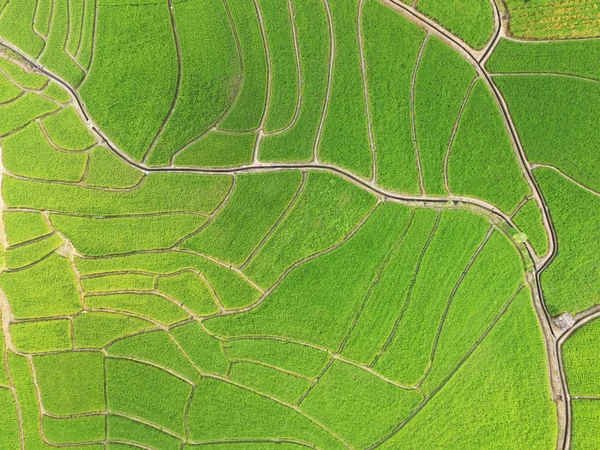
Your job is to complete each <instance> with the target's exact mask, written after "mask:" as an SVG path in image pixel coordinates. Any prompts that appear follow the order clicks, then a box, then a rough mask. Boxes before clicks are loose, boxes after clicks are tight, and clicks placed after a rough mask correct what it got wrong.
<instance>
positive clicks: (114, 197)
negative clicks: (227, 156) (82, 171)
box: [2, 173, 232, 215]
mask: <svg viewBox="0 0 600 450" xmlns="http://www.w3.org/2000/svg"><path fill="white" fill-rule="evenodd" d="M231 180H232V179H231V178H230V177H226V176H223V177H219V176H202V175H193V174H172V173H157V174H151V175H148V176H147V177H146V178H145V179H144V181H143V182H142V183H141V184H140V185H139V187H137V188H136V189H133V190H126V191H121V192H118V191H117V192H115V191H103V190H99V189H93V188H85V187H81V186H69V185H64V184H54V183H45V182H39V181H25V180H19V179H16V178H12V177H10V176H6V177H4V179H3V180H2V195H3V197H4V201H5V202H6V204H7V205H8V206H11V207H23V208H33V209H41V210H51V211H61V212H69V213H73V214H92V215H94V214H95V215H123V214H143V213H163V212H165V213H166V212H172V211H178V212H197V213H208V212H210V211H212V210H213V209H214V208H216V207H217V205H218V204H219V203H220V201H221V200H222V199H223V197H225V195H226V193H227V190H228V189H229V187H230V185H231Z"/></svg>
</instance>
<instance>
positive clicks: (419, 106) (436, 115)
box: [415, 37, 476, 195]
mask: <svg viewBox="0 0 600 450" xmlns="http://www.w3.org/2000/svg"><path fill="white" fill-rule="evenodd" d="M441 67H443V68H444V69H443V70H440V68H441ZM475 75H476V72H475V70H474V69H473V67H472V66H471V65H470V64H469V63H468V62H467V61H465V60H464V59H463V58H462V57H461V56H460V55H459V54H458V53H456V52H455V51H454V50H453V49H452V48H451V47H449V46H448V45H446V44H445V43H443V42H442V41H440V40H439V39H437V38H435V37H432V38H430V39H429V41H428V42H427V45H426V47H425V49H424V51H423V56H422V59H421V65H420V66H419V69H418V72H417V79H416V86H415V120H416V130H417V142H418V145H419V155H420V157H421V170H422V171H423V181H424V184H425V191H426V192H427V193H428V194H431V195H446V189H445V185H444V159H445V157H446V152H447V149H448V144H449V142H450V137H451V135H452V130H453V128H454V124H455V122H456V120H457V118H458V114H459V111H460V107H461V105H462V103H463V101H464V99H465V96H466V95H467V92H468V87H469V84H470V82H471V80H473V78H474V77H475Z"/></svg>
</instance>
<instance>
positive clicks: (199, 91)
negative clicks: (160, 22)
mask: <svg viewBox="0 0 600 450" xmlns="http://www.w3.org/2000/svg"><path fill="white" fill-rule="evenodd" d="M250 3H251V2H249V5H250ZM173 12H174V15H175V20H176V25H177V32H178V36H179V42H180V51H181V59H182V61H181V64H182V73H181V88H180V91H179V96H178V98H177V102H176V103H175V109H174V110H173V115H172V116H171V117H170V119H169V122H168V123H167V125H166V127H165V129H164V130H163V133H162V134H161V136H160V138H159V139H158V141H157V145H156V147H155V148H154V149H153V150H152V152H151V153H150V156H149V158H148V163H149V164H155V165H162V164H167V163H168V162H169V157H170V156H171V155H172V154H173V153H174V152H175V151H176V150H178V149H179V148H181V147H183V145H184V144H186V143H187V142H189V141H191V140H192V139H194V138H195V137H196V136H199V135H200V134H201V133H203V132H205V131H206V130H207V129H208V128H210V127H211V126H212V125H213V124H214V123H215V122H216V121H217V120H218V119H219V117H220V116H221V115H222V114H223V113H224V112H225V110H226V109H227V107H228V105H229V104H230V103H231V102H232V101H233V99H234V98H233V97H234V94H235V92H236V90H237V88H238V87H239V84H240V82H241V81H240V78H239V75H240V70H241V68H240V65H239V57H238V54H237V47H236V43H235V39H234V36H233V33H232V29H231V25H230V24H229V20H228V18H227V13H226V10H225V6H224V3H223V2H222V1H220V0H207V1H204V2H202V4H200V3H197V2H179V3H175V4H174V6H173ZM259 43H260V42H259ZM209 148H210V147H209ZM205 150H208V149H207V148H205ZM222 156H225V155H222ZM213 160H214V161H215V162H218V161H220V159H219V155H218V153H217V154H214V156H213ZM202 161H203V160H202V159H201V158H199V159H198V163H197V165H204V164H203V163H202ZM215 165H216V164H215Z"/></svg>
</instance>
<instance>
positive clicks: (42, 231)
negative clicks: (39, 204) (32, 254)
mask: <svg viewBox="0 0 600 450" xmlns="http://www.w3.org/2000/svg"><path fill="white" fill-rule="evenodd" d="M2 219H3V220H4V231H5V233H6V237H7V239H8V244H9V245H16V244H20V243H21V242H25V241H29V240H31V239H35V238H37V237H40V236H44V235H46V234H49V233H50V232H51V231H52V230H51V229H50V226H49V225H48V222H46V219H45V218H44V216H43V215H42V214H40V213H37V212H17V211H5V212H4V213H3V214H2Z"/></svg>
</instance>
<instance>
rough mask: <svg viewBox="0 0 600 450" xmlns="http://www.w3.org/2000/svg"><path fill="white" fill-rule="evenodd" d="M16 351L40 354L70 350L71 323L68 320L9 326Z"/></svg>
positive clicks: (22, 323)
mask: <svg viewBox="0 0 600 450" xmlns="http://www.w3.org/2000/svg"><path fill="white" fill-rule="evenodd" d="M10 335H11V338H12V341H13V344H14V346H15V348H16V349H17V350H19V351H20V352H24V353H40V352H50V351H59V350H69V349H71V346H72V344H71V323H70V321H69V320H68V319H58V320H44V321H35V322H21V323H13V324H11V325H10Z"/></svg>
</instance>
